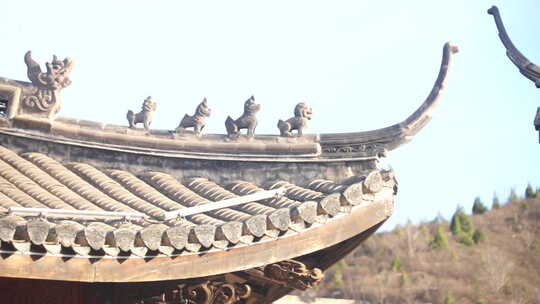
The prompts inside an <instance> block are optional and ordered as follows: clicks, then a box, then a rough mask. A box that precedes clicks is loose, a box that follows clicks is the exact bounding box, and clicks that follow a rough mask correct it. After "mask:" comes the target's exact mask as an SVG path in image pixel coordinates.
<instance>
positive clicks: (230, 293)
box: [182, 281, 251, 304]
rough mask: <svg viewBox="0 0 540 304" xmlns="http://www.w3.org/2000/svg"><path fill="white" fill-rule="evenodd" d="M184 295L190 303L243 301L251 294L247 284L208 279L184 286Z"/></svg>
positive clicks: (208, 303)
mask: <svg viewBox="0 0 540 304" xmlns="http://www.w3.org/2000/svg"><path fill="white" fill-rule="evenodd" d="M182 291H183V297H184V298H185V299H186V300H187V301H188V303H197V304H234V303H241V301H242V300H243V299H247V298H248V297H249V296H250V295H251V287H250V286H249V285H247V284H240V283H224V282H211V281H206V282H203V283H200V284H196V285H191V286H185V287H183V288H182Z"/></svg>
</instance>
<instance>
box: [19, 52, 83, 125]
mask: <svg viewBox="0 0 540 304" xmlns="http://www.w3.org/2000/svg"><path fill="white" fill-rule="evenodd" d="M24 62H25V63H26V66H27V68H28V71H27V75H28V79H30V81H31V82H32V84H33V85H34V86H35V87H36V88H35V89H34V90H33V91H32V92H31V93H29V94H28V95H24V96H23V100H22V102H23V104H24V108H25V110H26V111H37V112H44V113H46V115H47V117H48V118H49V119H50V118H53V117H54V116H55V115H56V113H58V111H60V104H61V101H60V90H61V89H63V88H65V87H67V86H69V85H70V84H71V80H70V79H69V73H70V72H71V70H72V69H73V65H74V61H73V60H71V59H70V58H69V57H68V58H65V59H64V60H58V58H57V57H56V55H53V60H52V61H51V62H47V63H46V64H45V66H46V68H47V71H46V72H42V71H41V67H40V66H39V63H37V62H36V61H35V60H34V59H33V58H32V52H31V51H28V52H26V54H25V55H24Z"/></svg>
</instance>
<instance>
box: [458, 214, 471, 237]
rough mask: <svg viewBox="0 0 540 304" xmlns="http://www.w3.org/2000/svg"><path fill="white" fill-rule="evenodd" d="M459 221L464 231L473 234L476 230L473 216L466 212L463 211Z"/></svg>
mask: <svg viewBox="0 0 540 304" xmlns="http://www.w3.org/2000/svg"><path fill="white" fill-rule="evenodd" d="M459 221H460V223H461V231H463V233H465V234H468V235H470V236H472V234H473V232H474V226H473V222H472V221H471V218H470V217H469V216H468V215H466V214H465V213H464V212H461V214H460V219H459Z"/></svg>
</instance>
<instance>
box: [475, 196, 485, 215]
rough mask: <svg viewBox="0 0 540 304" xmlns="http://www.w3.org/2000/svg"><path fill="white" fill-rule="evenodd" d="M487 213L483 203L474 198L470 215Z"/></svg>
mask: <svg viewBox="0 0 540 304" xmlns="http://www.w3.org/2000/svg"><path fill="white" fill-rule="evenodd" d="M486 211H487V208H486V206H484V203H482V201H481V200H480V197H478V196H477V197H476V198H475V199H474V204H473V207H472V213H473V214H484V213H485V212H486Z"/></svg>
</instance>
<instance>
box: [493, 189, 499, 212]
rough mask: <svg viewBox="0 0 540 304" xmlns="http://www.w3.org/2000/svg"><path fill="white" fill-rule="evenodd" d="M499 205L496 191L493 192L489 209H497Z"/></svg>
mask: <svg viewBox="0 0 540 304" xmlns="http://www.w3.org/2000/svg"><path fill="white" fill-rule="evenodd" d="M500 207H501V203H500V202H499V198H498V197H497V193H496V192H494V193H493V204H492V205H491V209H492V210H493V209H499V208H500Z"/></svg>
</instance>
